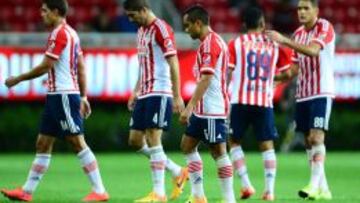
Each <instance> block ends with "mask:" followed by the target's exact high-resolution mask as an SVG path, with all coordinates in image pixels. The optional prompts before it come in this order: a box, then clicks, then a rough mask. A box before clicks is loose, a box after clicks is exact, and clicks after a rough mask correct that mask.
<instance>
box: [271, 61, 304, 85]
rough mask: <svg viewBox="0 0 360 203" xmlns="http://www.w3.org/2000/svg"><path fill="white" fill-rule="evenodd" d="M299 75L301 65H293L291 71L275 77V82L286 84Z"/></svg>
mask: <svg viewBox="0 0 360 203" xmlns="http://www.w3.org/2000/svg"><path fill="white" fill-rule="evenodd" d="M298 73H299V65H298V64H292V65H291V66H290V68H289V69H287V70H286V71H283V72H281V73H280V74H277V75H275V77H274V80H275V81H277V82H286V81H288V80H291V79H293V78H294V77H295V76H297V74H298Z"/></svg>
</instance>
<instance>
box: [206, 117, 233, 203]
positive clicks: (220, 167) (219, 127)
mask: <svg viewBox="0 0 360 203" xmlns="http://www.w3.org/2000/svg"><path fill="white" fill-rule="evenodd" d="M206 124H207V125H206V126H207V131H206V132H207V135H206V136H205V137H206V138H207V143H209V148H210V153H211V156H212V157H213V159H214V160H215V161H216V166H217V172H218V179H219V181H220V186H221V187H220V188H221V192H222V196H223V200H224V201H225V202H226V203H235V202H236V200H235V195H234V186H233V167H232V164H231V161H230V158H229V156H228V154H227V149H226V140H227V133H228V130H227V126H226V124H225V119H207V123H206Z"/></svg>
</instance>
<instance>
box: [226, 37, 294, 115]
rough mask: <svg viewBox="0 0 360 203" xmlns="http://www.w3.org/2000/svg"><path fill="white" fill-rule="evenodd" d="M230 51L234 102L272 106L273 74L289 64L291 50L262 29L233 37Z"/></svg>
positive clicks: (232, 98)
mask: <svg viewBox="0 0 360 203" xmlns="http://www.w3.org/2000/svg"><path fill="white" fill-rule="evenodd" d="M229 52H230V63H229V68H230V69H232V70H233V78H232V91H231V92H232V93H231V103H232V104H237V103H239V104H246V105H255V106H261V107H271V108H272V107H273V95H274V90H273V89H274V87H273V85H274V75H275V74H276V73H277V72H281V71H285V70H286V69H288V68H289V67H290V64H291V56H292V50H291V49H288V48H285V47H280V46H279V44H278V43H276V42H274V41H272V40H270V39H269V38H268V37H267V36H266V35H264V34H262V33H253V34H243V35H240V36H239V37H237V38H235V39H233V40H231V41H230V42H229Z"/></svg>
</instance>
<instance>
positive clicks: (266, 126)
mask: <svg viewBox="0 0 360 203" xmlns="http://www.w3.org/2000/svg"><path fill="white" fill-rule="evenodd" d="M249 126H252V128H253V129H254V132H255V135H256V139H257V140H258V141H268V140H274V139H276V138H277V137H278V133H277V130H276V127H275V122H274V111H273V109H272V108H266V107H259V106H252V105H243V104H232V105H231V113H230V131H231V134H232V135H231V136H232V138H233V139H234V140H240V139H242V138H243V137H244V136H245V133H246V131H247V129H248V128H249Z"/></svg>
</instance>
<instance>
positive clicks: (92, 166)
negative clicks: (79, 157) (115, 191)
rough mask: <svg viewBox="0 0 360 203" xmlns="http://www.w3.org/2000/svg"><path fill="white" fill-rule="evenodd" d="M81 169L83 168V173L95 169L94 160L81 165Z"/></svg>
mask: <svg viewBox="0 0 360 203" xmlns="http://www.w3.org/2000/svg"><path fill="white" fill-rule="evenodd" d="M83 169H84V171H85V173H90V172H92V171H94V170H96V169H97V163H96V161H93V162H91V163H89V164H87V165H85V166H83Z"/></svg>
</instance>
